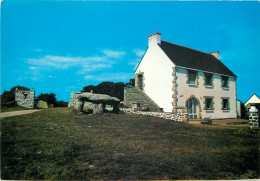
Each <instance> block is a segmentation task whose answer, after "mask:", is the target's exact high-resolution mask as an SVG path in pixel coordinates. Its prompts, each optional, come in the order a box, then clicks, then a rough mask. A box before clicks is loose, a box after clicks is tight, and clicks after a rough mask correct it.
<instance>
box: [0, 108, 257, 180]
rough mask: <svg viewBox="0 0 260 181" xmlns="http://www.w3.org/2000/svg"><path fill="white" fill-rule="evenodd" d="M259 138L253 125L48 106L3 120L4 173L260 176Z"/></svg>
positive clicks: (11, 176) (48, 176) (68, 177)
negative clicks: (88, 112)
mask: <svg viewBox="0 0 260 181" xmlns="http://www.w3.org/2000/svg"><path fill="white" fill-rule="evenodd" d="M258 142H259V134H258V132H257V131H251V130H250V129H248V128H236V127H234V126H233V127H227V126H221V127H218V126H213V125H189V124H185V123H179V122H173V121H170V120H164V119H159V118H154V117H149V116H141V115H134V114H110V113H106V114H103V115H78V114H77V113H75V112H74V111H72V110H70V109H68V108H54V109H46V110H43V111H40V112H36V113H33V114H29V115H23V116H16V117H10V118H4V119H2V120H1V172H2V173H1V174H2V176H1V178H2V179H8V180H9V179H10V180H18V179H55V180H64V179H66V180H71V179H73V180H79V179H84V180H89V179H113V180H114V179H160V180H162V179H238V178H258V177H259V172H258V170H259V167H258V161H259V160H258V145H257V143H258Z"/></svg>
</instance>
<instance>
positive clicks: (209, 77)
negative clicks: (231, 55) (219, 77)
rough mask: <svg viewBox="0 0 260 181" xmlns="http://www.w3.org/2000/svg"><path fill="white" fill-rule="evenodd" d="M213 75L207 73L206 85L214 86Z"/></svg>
mask: <svg viewBox="0 0 260 181" xmlns="http://www.w3.org/2000/svg"><path fill="white" fill-rule="evenodd" d="M212 77H213V76H212V74H208V73H205V85H206V86H213V83H212V82H213V80H212Z"/></svg>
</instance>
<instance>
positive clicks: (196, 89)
mask: <svg viewBox="0 0 260 181" xmlns="http://www.w3.org/2000/svg"><path fill="white" fill-rule="evenodd" d="M186 74H187V70H185V69H181V68H177V74H176V75H177V84H178V87H177V92H178V95H177V98H178V101H177V106H181V107H184V106H186V101H187V100H188V99H189V98H190V96H192V95H194V96H195V97H196V98H197V99H198V100H199V102H200V107H201V117H202V118H206V117H208V118H211V119H220V118H235V117H236V81H235V79H234V78H231V77H230V78H229V89H223V88H222V87H221V76H220V75H216V74H214V75H213V85H214V87H213V88H206V87H205V85H204V78H203V77H204V73H202V72H198V76H199V79H198V82H199V85H198V86H191V85H188V84H187V83H186V82H187V76H186ZM204 96H213V97H214V99H213V102H214V110H213V111H206V110H204V99H205V98H204ZM222 97H228V98H229V102H230V110H225V111H224V110H221V109H222V99H221V98H222Z"/></svg>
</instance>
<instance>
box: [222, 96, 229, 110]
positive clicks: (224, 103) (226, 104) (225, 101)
mask: <svg viewBox="0 0 260 181" xmlns="http://www.w3.org/2000/svg"><path fill="white" fill-rule="evenodd" d="M222 110H230V106H229V99H228V98H222Z"/></svg>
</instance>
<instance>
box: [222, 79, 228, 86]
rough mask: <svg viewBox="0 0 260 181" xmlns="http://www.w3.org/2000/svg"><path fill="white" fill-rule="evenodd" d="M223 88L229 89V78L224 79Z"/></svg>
mask: <svg viewBox="0 0 260 181" xmlns="http://www.w3.org/2000/svg"><path fill="white" fill-rule="evenodd" d="M221 80H222V87H225V88H228V77H222V79H221Z"/></svg>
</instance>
